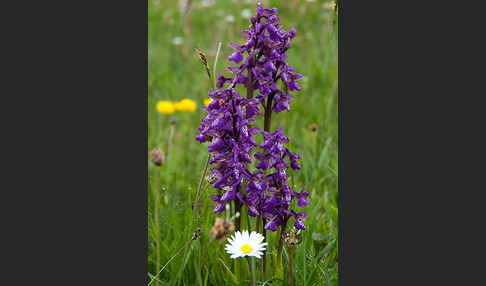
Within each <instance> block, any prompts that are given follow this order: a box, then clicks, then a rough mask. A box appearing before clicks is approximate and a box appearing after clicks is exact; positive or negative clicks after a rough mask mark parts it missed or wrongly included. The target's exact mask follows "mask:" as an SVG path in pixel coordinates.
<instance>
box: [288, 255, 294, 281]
mask: <svg viewBox="0 0 486 286" xmlns="http://www.w3.org/2000/svg"><path fill="white" fill-rule="evenodd" d="M287 250H288V251H289V285H290V286H294V279H293V265H294V248H292V247H289V248H287Z"/></svg>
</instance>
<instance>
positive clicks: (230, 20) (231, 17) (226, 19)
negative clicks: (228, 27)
mask: <svg viewBox="0 0 486 286" xmlns="http://www.w3.org/2000/svg"><path fill="white" fill-rule="evenodd" d="M224 20H225V21H226V22H228V23H234V22H235V16H233V15H228V16H226V18H224Z"/></svg>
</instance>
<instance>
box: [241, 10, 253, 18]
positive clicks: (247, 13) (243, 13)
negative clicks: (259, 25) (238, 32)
mask: <svg viewBox="0 0 486 286" xmlns="http://www.w3.org/2000/svg"><path fill="white" fill-rule="evenodd" d="M241 17H243V18H245V19H250V17H251V10H250V9H243V10H242V11H241Z"/></svg>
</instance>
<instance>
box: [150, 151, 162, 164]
mask: <svg viewBox="0 0 486 286" xmlns="http://www.w3.org/2000/svg"><path fill="white" fill-rule="evenodd" d="M150 159H151V160H152V163H154V164H155V165H156V166H160V165H162V164H163V163H164V160H165V156H164V151H162V150H160V149H154V150H152V151H150Z"/></svg>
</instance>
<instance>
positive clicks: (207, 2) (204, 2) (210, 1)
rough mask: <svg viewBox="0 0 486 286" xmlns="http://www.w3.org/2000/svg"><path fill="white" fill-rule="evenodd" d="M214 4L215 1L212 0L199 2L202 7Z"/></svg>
mask: <svg viewBox="0 0 486 286" xmlns="http://www.w3.org/2000/svg"><path fill="white" fill-rule="evenodd" d="M214 4H215V2H214V1H213V0H203V1H202V2H201V5H202V6H203V7H211V6H213V5H214Z"/></svg>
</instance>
